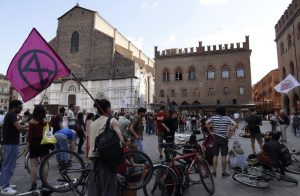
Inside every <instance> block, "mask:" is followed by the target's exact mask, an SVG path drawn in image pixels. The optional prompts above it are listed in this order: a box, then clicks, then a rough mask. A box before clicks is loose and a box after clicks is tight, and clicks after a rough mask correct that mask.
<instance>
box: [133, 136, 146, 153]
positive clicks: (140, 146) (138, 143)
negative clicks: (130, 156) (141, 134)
mask: <svg viewBox="0 0 300 196" xmlns="http://www.w3.org/2000/svg"><path fill="white" fill-rule="evenodd" d="M134 143H135V145H136V148H137V150H138V151H140V152H144V151H143V140H142V139H135V140H134Z"/></svg>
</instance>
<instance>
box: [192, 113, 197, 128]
mask: <svg viewBox="0 0 300 196" xmlns="http://www.w3.org/2000/svg"><path fill="white" fill-rule="evenodd" d="M191 127H192V132H193V133H195V132H196V131H197V118H196V115H194V114H192V115H191Z"/></svg>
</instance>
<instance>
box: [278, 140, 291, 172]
mask: <svg viewBox="0 0 300 196" xmlns="http://www.w3.org/2000/svg"><path fill="white" fill-rule="evenodd" d="M279 153H280V157H279V159H280V163H281V164H282V166H284V167H287V166H289V165H291V164H292V157H291V153H290V151H289V149H288V148H287V147H286V146H285V145H284V144H282V143H280V144H279Z"/></svg>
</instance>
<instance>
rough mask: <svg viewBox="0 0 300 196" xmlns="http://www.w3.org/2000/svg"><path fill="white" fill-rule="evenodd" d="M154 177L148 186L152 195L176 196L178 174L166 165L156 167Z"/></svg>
mask: <svg viewBox="0 0 300 196" xmlns="http://www.w3.org/2000/svg"><path fill="white" fill-rule="evenodd" d="M153 169H154V171H153V176H152V179H151V181H150V183H149V184H148V186H149V187H150V190H151V193H152V195H161V196H175V195H176V192H177V185H178V178H177V175H176V173H175V172H174V171H173V170H172V169H171V168H169V167H168V166H166V165H162V164H160V165H155V166H154V167H153Z"/></svg>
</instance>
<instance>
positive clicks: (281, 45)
mask: <svg viewBox="0 0 300 196" xmlns="http://www.w3.org/2000/svg"><path fill="white" fill-rule="evenodd" d="M280 54H281V55H283V54H284V45H283V43H282V42H281V43H280Z"/></svg>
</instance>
